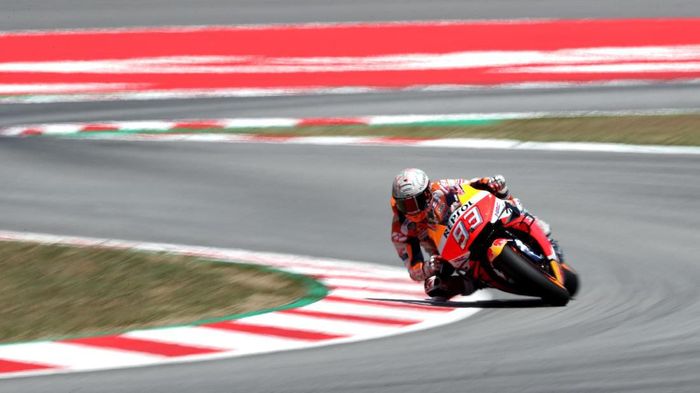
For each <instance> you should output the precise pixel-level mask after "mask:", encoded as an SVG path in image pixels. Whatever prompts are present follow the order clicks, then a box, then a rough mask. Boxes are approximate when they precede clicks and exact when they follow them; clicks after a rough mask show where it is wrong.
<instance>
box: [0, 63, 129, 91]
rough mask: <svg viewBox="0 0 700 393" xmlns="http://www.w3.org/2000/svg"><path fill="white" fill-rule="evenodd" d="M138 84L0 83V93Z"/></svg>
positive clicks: (101, 87) (121, 87)
mask: <svg viewBox="0 0 700 393" xmlns="http://www.w3.org/2000/svg"><path fill="white" fill-rule="evenodd" d="M2 64H3V63H0V68H2ZM0 72H2V71H0ZM138 86H139V85H138V84H135V83H25V84H20V83H2V84H0V94H32V93H41V94H47V93H68V92H89V91H99V92H103V93H104V91H105V90H112V89H125V88H127V87H131V88H135V87H138Z"/></svg>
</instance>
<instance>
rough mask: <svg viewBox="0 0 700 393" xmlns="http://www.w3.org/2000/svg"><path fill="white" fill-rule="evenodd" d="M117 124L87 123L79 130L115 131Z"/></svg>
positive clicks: (117, 128)
mask: <svg viewBox="0 0 700 393" xmlns="http://www.w3.org/2000/svg"><path fill="white" fill-rule="evenodd" d="M117 130H119V127H118V126H115V125H110V124H88V125H85V126H83V127H82V128H81V129H80V132H94V131H117Z"/></svg>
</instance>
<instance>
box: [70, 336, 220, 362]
mask: <svg viewBox="0 0 700 393" xmlns="http://www.w3.org/2000/svg"><path fill="white" fill-rule="evenodd" d="M62 342H66V343H70V344H81V345H88V346H92V347H100V348H114V349H121V350H124V351H133V352H143V353H149V354H155V355H162V356H168V357H177V356H187V355H200V354H207V353H216V352H221V350H217V349H211V348H201V347H191V346H186V345H181V344H172V343H162V342H157V341H149V340H142V339H138V338H131V337H124V336H102V337H87V338H78V339H72V340H65V341H62Z"/></svg>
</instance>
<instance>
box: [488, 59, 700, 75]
mask: <svg viewBox="0 0 700 393" xmlns="http://www.w3.org/2000/svg"><path fill="white" fill-rule="evenodd" d="M698 71H700V62H681V63H621V64H582V65H570V66H536V67H512V68H501V69H498V70H496V72H498V73H515V74H522V73H528V74H608V73H640V72H649V73H651V72H698ZM649 77H652V75H650V76H649Z"/></svg>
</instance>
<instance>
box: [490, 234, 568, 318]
mask: <svg viewBox="0 0 700 393" xmlns="http://www.w3.org/2000/svg"><path fill="white" fill-rule="evenodd" d="M497 261H498V263H499V265H500V267H501V269H503V270H504V271H505V272H506V273H507V274H508V275H510V276H511V277H512V278H513V279H514V280H515V281H516V282H517V283H518V284H520V285H522V286H524V287H527V288H528V289H529V291H528V292H532V293H534V294H537V295H538V296H539V297H541V298H542V300H544V301H545V302H547V303H549V304H551V305H553V306H565V305H566V304H567V303H568V302H569V300H570V299H571V295H569V291H568V290H567V289H566V287H565V286H564V285H562V284H560V283H559V282H557V280H556V278H554V277H553V276H550V275H549V274H548V273H546V272H544V271H542V270H541V269H540V268H538V267H536V266H535V265H534V264H532V263H531V262H530V261H529V260H528V259H527V258H525V257H523V256H521V255H520V253H519V252H518V251H516V250H514V249H513V248H512V246H511V245H509V246H506V247H504V248H503V251H502V252H501V254H500V255H499V256H498V258H497Z"/></svg>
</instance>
